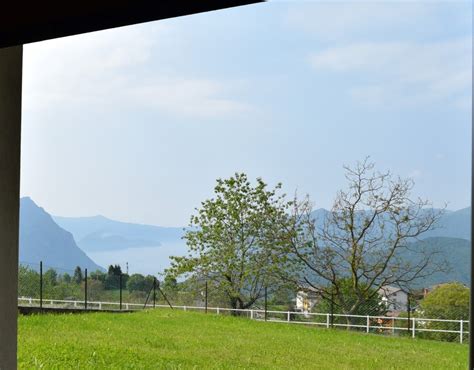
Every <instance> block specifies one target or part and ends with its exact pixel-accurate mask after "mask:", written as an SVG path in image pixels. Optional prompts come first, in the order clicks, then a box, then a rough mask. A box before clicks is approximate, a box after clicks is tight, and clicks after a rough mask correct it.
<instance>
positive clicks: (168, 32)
mask: <svg viewBox="0 0 474 370" xmlns="http://www.w3.org/2000/svg"><path fill="white" fill-rule="evenodd" d="M173 36H174V37H176V35H174V34H173V30H172V29H171V28H170V27H169V25H167V24H163V23H153V24H146V25H140V26H132V27H125V28H118V29H113V30H108V31H101V32H95V33H90V34H85V35H80V36H74V37H67V38H63V39H57V40H52V41H47V42H42V43H37V44H32V45H28V46H26V47H25V57H24V86H23V91H24V94H23V96H24V100H23V107H24V109H25V110H26V111H31V112H38V111H41V110H51V109H54V108H56V107H58V106H60V107H63V108H67V109H81V108H82V109H90V108H91V107H92V108H93V107H95V106H104V105H112V106H121V107H125V108H134V107H140V108H143V107H145V108H147V109H152V110H153V109H157V110H160V111H164V112H166V113H168V114H171V115H174V116H193V117H194V116H199V117H206V118H207V117H222V116H225V115H230V114H237V113H240V112H243V111H245V110H248V109H250V107H249V105H248V104H246V103H244V102H241V101H239V100H237V99H235V98H233V97H231V95H232V94H234V93H235V90H238V89H239V88H240V87H241V84H240V83H237V82H235V81H228V80H226V81H220V80H213V79H209V78H207V77H206V78H203V77H200V76H195V75H190V76H186V75H185V76H181V75H180V74H179V71H176V70H174V69H173V66H172V65H166V64H165V63H164V62H161V60H160V59H159V58H154V57H153V52H156V51H159V52H160V53H166V50H167V49H166V48H167V47H169V45H170V44H169V40H170V38H172V37H173ZM165 42H168V44H166V45H162V44H163V43H165ZM171 47H173V46H172V45H171ZM158 54H159V53H158ZM156 59H158V60H156Z"/></svg>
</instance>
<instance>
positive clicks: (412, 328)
mask: <svg viewBox="0 0 474 370" xmlns="http://www.w3.org/2000/svg"><path fill="white" fill-rule="evenodd" d="M18 303H19V304H22V303H23V304H28V305H31V306H33V305H39V303H40V299H38V298H31V297H19V298H18ZM42 305H43V307H45V306H47V305H49V306H50V307H61V308H64V307H71V306H72V307H74V308H81V307H83V308H84V309H87V308H95V309H98V310H103V309H106V307H118V309H121V308H122V307H123V308H125V309H126V310H141V309H143V308H155V307H156V308H169V306H168V305H162V304H153V303H149V304H147V305H145V306H144V305H142V304H139V303H127V302H122V303H119V302H106V301H105V302H99V301H88V302H87V305H85V304H84V301H79V300H62V299H43V300H42ZM173 308H175V309H182V310H184V311H188V310H196V311H204V312H214V313H216V314H217V315H219V314H224V313H231V314H232V313H233V314H239V315H240V316H245V317H248V318H249V319H251V320H257V321H269V322H279V323H287V324H299V325H314V326H321V327H325V328H331V327H343V328H357V329H363V330H365V331H366V332H367V333H371V332H374V333H384V332H387V333H392V334H395V332H396V331H399V332H403V331H405V332H407V333H409V334H410V336H411V337H412V338H416V334H417V333H423V332H436V333H451V334H455V335H459V342H460V343H463V338H464V336H465V335H469V331H468V330H465V328H468V327H469V321H468V320H447V319H432V318H420V317H411V318H408V317H393V316H371V315H346V314H333V315H331V314H330V313H318V312H314V313H313V312H310V313H304V312H299V311H271V310H264V309H235V308H224V307H202V306H173ZM271 315H279V317H271ZM281 317H284V318H285V319H282V318H281ZM296 317H303V318H304V319H306V320H297V319H295V318H296ZM334 317H341V318H345V319H346V320H348V321H349V322H348V323H346V324H343V323H334V320H333V318H334ZM317 318H323V321H316V320H315V319H317ZM361 318H362V319H365V323H364V324H360V323H359V324H355V323H351V322H350V319H361ZM384 322H385V323H386V325H384ZM427 322H431V323H433V322H440V323H455V324H458V327H459V330H448V329H430V328H427V327H426V323H427ZM402 323H404V324H405V325H404V326H401V325H402ZM388 324H391V325H388Z"/></svg>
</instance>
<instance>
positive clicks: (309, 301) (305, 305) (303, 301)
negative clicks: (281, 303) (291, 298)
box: [295, 287, 319, 312]
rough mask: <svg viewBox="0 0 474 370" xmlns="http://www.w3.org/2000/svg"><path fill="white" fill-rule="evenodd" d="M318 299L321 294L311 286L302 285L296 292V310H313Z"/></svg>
mask: <svg viewBox="0 0 474 370" xmlns="http://www.w3.org/2000/svg"><path fill="white" fill-rule="evenodd" d="M318 301H319V296H318V294H317V292H316V291H315V290H314V289H312V288H310V287H300V289H299V290H298V292H297V293H296V302H295V306H296V310H297V311H301V312H311V310H312V309H313V307H314V306H315V305H316V304H317V303H318Z"/></svg>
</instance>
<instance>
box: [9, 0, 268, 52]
mask: <svg viewBox="0 0 474 370" xmlns="http://www.w3.org/2000/svg"><path fill="white" fill-rule="evenodd" d="M258 2H261V1H258V0H257V1H256V0H251V1H239V0H220V1H217V0H214V1H201V0H199V1H196V0H195V1H182V0H174V1H169V0H155V1H150V0H148V1H146V0H134V1H130V0H129V1H126V0H114V1H112V0H101V1H97V0H95V1H91V0H86V1H76V2H71V1H63V2H61V3H58V2H52V1H35V2H31V3H30V2H22V1H18V2H11V3H9V4H8V7H6V6H5V8H4V11H2V12H0V48H3V47H8V46H14V45H22V44H27V43H31V42H37V41H43V40H48V39H53V38H57V37H64V36H71V35H76V34H81V33H86V32H92V31H99V30H104V29H108V28H115V27H122V26H128V25H132V24H137V23H143V22H150V21H156V20H160V19H166V18H173V17H179V16H184V15H191V14H196V13H202V12H208V11H213V10H219V9H225V8H230V7H235V6H241V5H248V4H253V3H258ZM5 5H6V4H5ZM7 9H8V10H7Z"/></svg>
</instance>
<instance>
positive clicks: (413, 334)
mask: <svg viewBox="0 0 474 370" xmlns="http://www.w3.org/2000/svg"><path fill="white" fill-rule="evenodd" d="M412 320H413V328H412V334H411V337H412V338H415V330H416V317H414V318H412Z"/></svg>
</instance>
